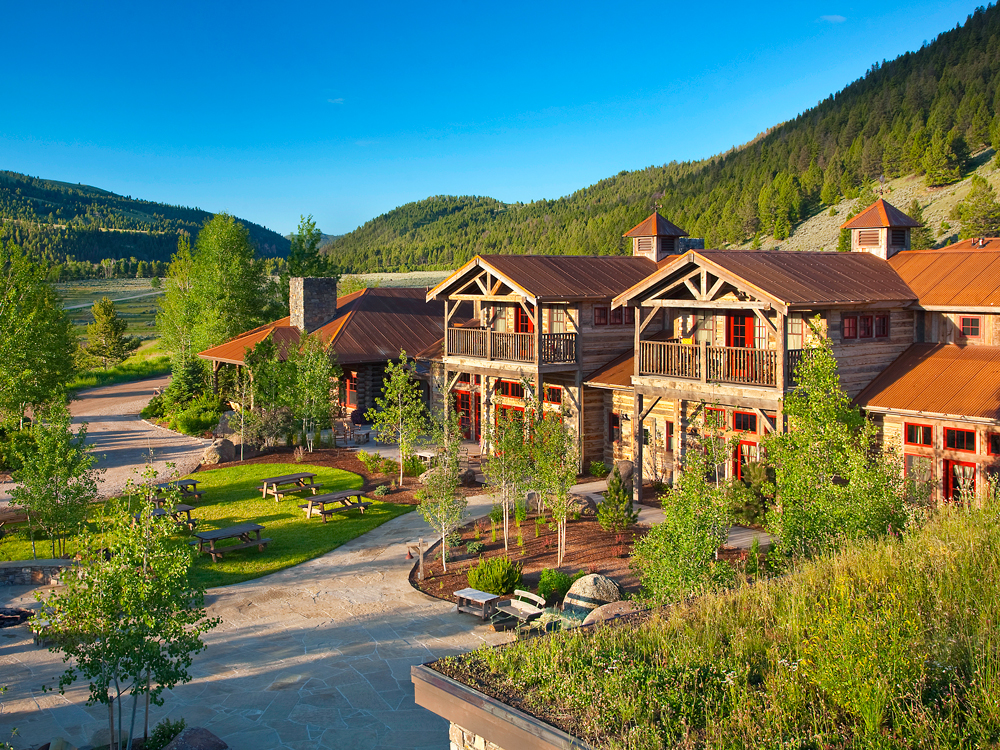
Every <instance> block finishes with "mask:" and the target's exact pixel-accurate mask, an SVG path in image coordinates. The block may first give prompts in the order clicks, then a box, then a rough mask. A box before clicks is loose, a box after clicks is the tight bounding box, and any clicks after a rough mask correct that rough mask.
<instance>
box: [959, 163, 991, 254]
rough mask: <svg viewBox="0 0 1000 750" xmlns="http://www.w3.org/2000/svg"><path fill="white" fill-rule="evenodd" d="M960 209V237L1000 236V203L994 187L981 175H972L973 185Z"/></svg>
mask: <svg viewBox="0 0 1000 750" xmlns="http://www.w3.org/2000/svg"><path fill="white" fill-rule="evenodd" d="M958 210H959V216H960V217H961V218H962V231H961V233H960V234H959V239H963V240H964V239H968V238H969V237H997V236H1000V203H997V196H996V193H995V192H994V191H993V188H992V187H990V184H989V183H988V182H987V181H986V180H984V179H983V178H982V177H980V176H979V175H973V176H972V187H971V189H970V190H969V194H968V195H967V196H966V197H965V200H964V201H962V202H961V203H960V204H959V206H958Z"/></svg>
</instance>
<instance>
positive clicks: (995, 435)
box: [986, 432, 1000, 456]
mask: <svg viewBox="0 0 1000 750" xmlns="http://www.w3.org/2000/svg"><path fill="white" fill-rule="evenodd" d="M986 439H987V441H988V442H987V444H986V445H987V449H988V450H989V452H990V455H991V456H1000V432H991V433H990V434H989V435H987V436H986Z"/></svg>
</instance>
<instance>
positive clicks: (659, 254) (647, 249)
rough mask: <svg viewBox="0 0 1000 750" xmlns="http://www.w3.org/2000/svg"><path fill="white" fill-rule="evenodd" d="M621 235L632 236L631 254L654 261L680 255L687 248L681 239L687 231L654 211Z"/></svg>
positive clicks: (657, 261) (686, 234)
mask: <svg viewBox="0 0 1000 750" xmlns="http://www.w3.org/2000/svg"><path fill="white" fill-rule="evenodd" d="M622 236H623V237H631V238H632V255H634V256H636V257H639V258H649V259H650V260H651V261H654V262H655V263H659V262H660V261H661V260H663V259H664V258H666V257H667V256H668V255H680V254H682V253H684V252H685V251H686V250H687V249H688V248H687V247H686V246H685V243H684V242H683V241H682V240H681V238H682V237H687V236H688V233H687V232H685V231H684V230H683V229H681V228H680V227H679V226H677V225H676V224H672V223H670V222H669V221H667V220H666V219H664V218H663V217H662V216H660V214H659V213H658V212H656V211H654V212H653V213H652V214H650V215H649V217H648V218H646V219H645V221H643V222H641V223H639V224H637V225H636V226H634V227H632V228H631V229H630V230H628V231H627V232H626V233H625V234H624V235H622Z"/></svg>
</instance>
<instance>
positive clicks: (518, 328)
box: [514, 306, 535, 333]
mask: <svg viewBox="0 0 1000 750" xmlns="http://www.w3.org/2000/svg"><path fill="white" fill-rule="evenodd" d="M534 332H535V324H534V323H532V322H531V316H530V315H528V313H527V312H525V310H524V308H523V307H520V306H518V307H515V308H514V333H534Z"/></svg>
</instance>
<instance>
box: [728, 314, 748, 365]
mask: <svg viewBox="0 0 1000 750" xmlns="http://www.w3.org/2000/svg"><path fill="white" fill-rule="evenodd" d="M753 339H754V314H753V313H745V312H731V313H729V314H728V315H727V316H726V346H729V347H733V348H735V349H740V350H742V351H732V350H730V351H727V352H725V365H724V367H725V375H726V376H727V377H730V378H739V379H740V380H746V379H750V378H751V377H752V376H753V369H754V367H753V364H754V359H753V354H752V353H751V352H750V351H749V350H750V349H753V343H754V342H753Z"/></svg>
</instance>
